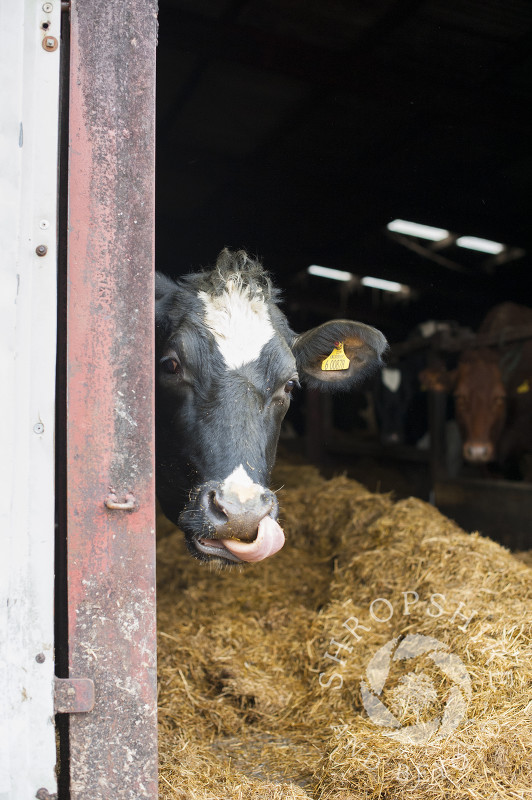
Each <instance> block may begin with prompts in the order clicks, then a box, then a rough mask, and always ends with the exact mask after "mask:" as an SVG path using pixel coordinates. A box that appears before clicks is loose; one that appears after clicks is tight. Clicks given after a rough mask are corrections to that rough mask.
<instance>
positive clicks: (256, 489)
mask: <svg viewBox="0 0 532 800" xmlns="http://www.w3.org/2000/svg"><path fill="white" fill-rule="evenodd" d="M220 488H221V490H222V491H223V492H224V493H227V492H231V493H232V494H234V495H236V496H237V497H238V499H239V500H240V502H241V503H246V502H248V501H249V500H252V499H253V498H254V497H255V495H257V494H260V493H262V492H264V487H263V486H261V485H260V484H259V483H254V482H253V481H252V479H251V478H250V477H249V475H248V473H247V472H246V470H245V469H244V467H243V466H242V464H239V466H238V467H237V468H236V469H234V470H233V471H232V473H231V474H230V475H228V476H227V478H226V479H225V480H224V481H223V483H222V485H221V487H220Z"/></svg>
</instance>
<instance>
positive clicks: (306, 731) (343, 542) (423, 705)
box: [158, 464, 532, 800]
mask: <svg viewBox="0 0 532 800" xmlns="http://www.w3.org/2000/svg"><path fill="white" fill-rule="evenodd" d="M274 482H275V486H284V488H283V489H282V490H281V491H280V493H279V497H280V502H281V508H282V522H283V526H284V528H285V531H286V535H287V543H286V545H285V547H284V548H283V550H282V551H281V552H280V553H279V554H277V555H276V556H275V557H273V558H271V559H269V560H267V561H266V562H262V563H261V564H257V565H247V566H246V567H245V568H244V569H238V568H237V569H231V570H218V571H216V570H215V571H213V570H210V569H209V568H208V567H207V568H206V567H205V566H204V565H201V564H200V563H199V562H196V561H194V560H192V559H191V558H190V557H189V555H188V553H187V552H186V549H185V546H184V544H183V541H182V534H181V533H180V532H179V531H178V530H177V529H175V528H174V527H173V526H172V525H171V524H170V523H168V521H167V520H165V519H164V518H162V519H160V520H159V523H160V524H159V526H158V533H159V535H160V540H159V544H158V592H159V595H158V607H159V647H160V650H159V719H160V797H161V798H162V800H170V798H178V800H220V799H221V798H223V800H248V799H249V800H285V798H286V800H289V799H290V798H297V799H298V800H355V799H357V800H358V798H372V797H374V798H377V797H381V798H382V797H389V798H392V797H393V798H407V797H408V798H412V797H416V798H425V797H427V798H431V800H437V799H439V798H441V800H443V799H444V798H445V800H464V798H466V797H468V798H469V797H470V798H479V800H480V798H485V797H486V796H488V795H487V793H488V790H489V792H490V793H491V794H490V796H493V797H497V798H500V799H501V800H509V798H524V797H525V793H526V792H527V791H528V790H529V787H530V785H531V779H532V773H531V764H532V758H531V756H532V752H531V748H532V744H531V743H532V736H531V733H532V723H531V719H530V716H529V714H528V712H527V708H528V705H527V704H529V699H530V697H529V680H530V676H531V674H532V652H531V631H530V618H531V614H530V611H531V610H532V598H531V585H532V581H531V577H532V573H531V571H530V568H529V567H527V566H525V565H524V564H523V563H521V562H520V561H518V560H517V559H515V558H514V557H513V556H512V555H511V554H509V553H508V552H507V551H506V550H504V549H503V548H501V547H500V546H498V545H497V544H495V543H494V542H491V541H490V540H487V539H483V538H482V537H479V536H477V535H468V534H465V533H464V532H463V531H461V530H460V529H459V528H457V526H456V525H454V524H453V523H452V522H451V521H450V520H448V519H446V518H445V517H443V516H442V515H441V514H439V513H438V512H437V511H436V510H435V509H434V508H433V507H431V506H429V505H427V504H425V503H423V502H422V501H420V500H418V499H416V498H410V499H405V500H399V501H397V502H395V501H394V500H393V499H392V498H390V497H389V496H387V495H384V494H373V493H371V492H369V491H368V490H367V489H365V488H364V487H363V486H362V485H360V484H359V483H357V482H355V481H353V480H350V479H348V478H337V479H335V480H332V481H326V480H324V479H323V478H322V477H321V476H320V475H319V474H318V472H317V471H316V470H315V469H314V468H312V467H308V466H293V465H288V466H287V465H282V464H281V465H280V467H279V468H278V469H277V472H276V475H275V479H274ZM405 592H407V593H408V592H411V593H413V592H415V593H416V594H417V596H418V601H419V602H418V601H416V602H412V605H411V606H409V608H408V613H405V605H404V604H405V597H404V593H405ZM437 595H439V600H440V604H441V606H442V609H443V610H442V613H441V614H435V613H434V609H435V608H436V606H434V598H435V597H436V596H437ZM431 596H432V598H433V599H432V601H431V599H430V598H431ZM408 597H409V598H410V600H411V601H413V600H414V597H415V596H414V594H410V595H408ZM442 597H443V598H444V599H442ZM374 601H378V604H379V605H378V606H377V607H378V608H379V613H376V614H375V617H378V618H379V620H378V621H377V620H376V619H374V618H373V617H372V616H371V613H370V609H372V608H373V606H372V603H373V602H374ZM387 604H388V605H387ZM389 608H391V609H392V614H391V615H390V616H389V618H388V619H385V617H386V616H388V614H387V613H384V612H386V609H389ZM431 610H432V613H431ZM473 612H474V613H473ZM353 617H357V618H358V619H359V620H360V622H361V625H364V628H362V627H361V628H360V629H359V630H360V639H358V640H357V639H354V638H353V636H351V635H350V634H349V633H348V631H349V627H348V628H346V626H345V625H344V623H345V622H346V621H348V620H351V622H350V623H349V624H350V625H351V627H353V626H354V625H355V623H354V622H353V621H352V620H353ZM355 627H356V625H355ZM410 635H413V636H414V637H415V636H418V638H419V637H420V638H421V639H422V640H423V641H430V642H436V643H437V645H434V646H435V647H436V646H437V647H439V648H440V649H442V648H443V649H444V650H449V652H451V653H452V654H453V657H455V656H456V657H457V658H459V659H460V662H461V664H462V666H463V669H464V670H465V671H466V672H467V674H468V675H469V679H468V680H469V681H470V684H469V683H468V682H467V681H466V682H465V683H464V681H463V675H462V677H461V678H460V680H461V681H462V683H461V686H462V690H463V691H465V694H466V695H467V718H466V719H463V721H462V724H461V725H459V726H458V727H457V729H456V730H453V731H452V732H451V731H450V730H449V731H448V734H449V735H446V736H445V737H443V736H440V737H439V738H438V736H432V737H429V738H428V739H427V740H426V741H422V742H421V743H420V742H419V741H416V742H414V741H412V740H410V739H409V738H408V736H407V737H406V739H404V740H403V741H400V740H397V739H391V738H390V733H389V732H387V731H386V730H383V728H382V727H379V724H380V723H375V721H374V720H373V718H371V717H370V716H368V715H369V714H371V708H370V709H369V712H368V710H367V707H365V706H364V705H363V701H362V700H361V685H362V683H361V682H362V680H363V679H364V678H365V676H367V675H369V670H370V666H371V664H372V663H373V662H372V659H373V657H374V656H375V655H376V653H377V652H381V650H382V648H383V647H388V648H389V647H390V643H391V642H392V641H393V642H396V643H397V642H399V641H402V640H403V639H405V638H406V640H407V641H408V637H409V636H410ZM327 654H329V655H327ZM411 666H412V665H411ZM413 666H414V669H413V671H412V672H410V673H408V674H406V675H405V670H404V669H403V668H402V665H401V664H399V665H396V666H394V668H393V670H392V669H391V668H390V676H389V680H388V681H387V684H386V686H385V688H384V690H383V692H382V694H381V699H382V701H383V702H384V703H385V704H387V705H388V707H389V708H390V709H392V710H393V712H394V714H396V715H397V719H398V720H399V723H398V724H399V726H400V728H401V731H403V730H404V729H405V728H406V729H408V730H410V729H411V726H413V725H416V724H417V723H419V722H420V721H427V720H430V719H434V718H436V719H437V720H441V719H444V720H445V719H447V722H448V718H449V711H448V707H449V703H450V698H451V697H455V699H456V687H455V688H454V689H453V686H452V685H451V684H452V679H453V674H452V670H451V672H449V671H448V674H444V675H443V676H442V673H441V672H440V671H439V670H438V669H437V668H436V662H434V661H433V662H430V661H427V658H426V657H423V656H421V657H419V658H416V660H415V664H414V665H413ZM400 667H401V668H400ZM394 670H395V671H394ZM401 670H402V671H401ZM392 673H393V680H392ZM335 676H336V677H335ZM412 676H414V677H412ZM454 679H456V674H455V675H454ZM368 680H369V678H368ZM405 680H410V681H412V680H414V682H416V681H417V683H414V684H410V685H415V686H418V687H421V686H423V690H422V691H421V689H420V691H419V692H416V693H414V695H415V696H413V697H410V700H414V701H415V702H413V703H406V704H405V702H404V700H405V696H404V691H403V690H404V687H405V686H406V685H407V684H406V683H405ZM460 680H459V682H460ZM429 683H430V685H431V686H432V687H433V694H431V693H430V692H429V694H428V695H427V693H426V687H427V685H429ZM468 686H469V687H470V688H469V689H468ZM464 687H465V689H464ZM431 691H432V690H431ZM453 691H454V692H455V694H454V695H453V694H452V693H453ZM401 692H403V694H401ZM406 699H407V700H408V697H407V698H406ZM442 713H443V716H442ZM434 715H436V717H435V716H434ZM425 718H426V719H425ZM442 725H443V723H442Z"/></svg>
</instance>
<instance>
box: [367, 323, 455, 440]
mask: <svg viewBox="0 0 532 800" xmlns="http://www.w3.org/2000/svg"><path fill="white" fill-rule="evenodd" d="M458 330H459V326H458V323H456V322H452V321H436V320H427V321H426V322H422V323H420V324H419V325H416V327H415V328H414V329H413V330H412V331H411V333H410V334H409V336H408V338H407V342H408V341H412V340H415V339H425V340H428V339H430V338H431V337H433V336H434V335H436V334H441V333H446V334H448V335H452V334H455V333H456V332H457V331H458ZM434 360H435V356H433V355H432V354H431V353H430V352H427V348H426V347H420V348H419V349H417V350H413V351H412V352H410V353H408V354H407V355H404V356H400V357H396V358H393V357H391V358H389V359H388V361H387V364H386V366H385V367H384V368H383V369H382V370H381V371H380V373H379V374H378V375H377V377H376V379H375V382H374V386H373V399H374V405H375V414H376V418H377V423H378V427H379V436H380V440H381V442H382V443H383V444H385V445H399V444H407V445H417V446H420V447H428V446H429V442H428V409H427V397H426V393H425V392H424V389H425V386H424V384H423V382H422V381H421V380H420V374H421V373H422V372H423V370H425V369H426V368H427V366H428V363H429V362H430V363H431V364H433V363H434ZM437 364H438V368H441V367H443V365H442V363H441V362H440V361H439V360H438V361H437Z"/></svg>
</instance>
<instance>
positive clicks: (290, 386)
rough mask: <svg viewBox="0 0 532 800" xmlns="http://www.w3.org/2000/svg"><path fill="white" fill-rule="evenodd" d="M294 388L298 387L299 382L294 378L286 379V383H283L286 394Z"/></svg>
mask: <svg viewBox="0 0 532 800" xmlns="http://www.w3.org/2000/svg"><path fill="white" fill-rule="evenodd" d="M296 388H299V382H298V381H297V380H296V379H295V378H292V379H291V380H289V381H286V383H285V385H284V390H285V392H286V394H291V393H292V392H293V391H294V389H296Z"/></svg>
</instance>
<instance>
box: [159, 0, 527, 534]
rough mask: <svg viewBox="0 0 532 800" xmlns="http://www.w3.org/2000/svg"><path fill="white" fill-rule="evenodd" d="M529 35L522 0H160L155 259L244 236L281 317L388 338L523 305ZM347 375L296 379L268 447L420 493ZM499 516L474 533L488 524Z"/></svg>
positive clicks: (174, 260)
mask: <svg viewBox="0 0 532 800" xmlns="http://www.w3.org/2000/svg"><path fill="white" fill-rule="evenodd" d="M531 44H532V6H531V5H530V3H528V2H527V1H526V0H512V2H511V3H510V4H509V3H508V2H502V0H487V2H485V1H483V2H480V0H466V1H465V2H464V1H463V0H461V2H456V0H451V2H449V1H447V2H441V0H374V1H373V2H367V0H355V1H354V2H353V0H349V2H347V1H346V0H328V2H317V1H316V0H290V2H279V0H194V1H192V0H161V2H160V11H159V38H158V53H157V59H158V63H157V72H158V79H157V80H158V83H157V184H156V220H157V229H156V257H157V268H158V269H160V270H162V271H163V272H166V273H167V274H169V275H175V276H177V275H180V274H184V273H187V272H190V271H194V270H196V269H197V268H198V267H204V266H209V265H212V264H213V263H214V261H215V258H216V255H217V254H218V252H219V251H220V250H221V249H222V248H223V247H225V246H227V247H230V248H231V249H238V248H244V249H246V250H247V251H248V252H249V253H250V254H253V255H255V256H258V257H259V258H260V259H261V260H262V262H263V263H264V265H265V266H266V267H267V269H269V270H270V271H271V273H272V274H273V276H274V279H275V282H276V283H277V285H278V286H280V287H281V288H282V290H283V296H284V310H285V312H286V314H287V316H288V317H289V319H290V321H291V323H292V326H293V327H294V329H296V330H305V329H307V328H309V327H311V326H313V325H316V324H319V323H321V322H324V321H326V320H327V319H331V318H334V317H347V318H351V319H357V320H359V321H361V322H365V323H369V324H372V325H375V326H376V327H378V328H379V329H381V330H382V331H383V332H384V333H385V335H386V336H387V338H388V340H389V342H390V343H391V344H392V345H396V344H398V343H402V342H405V341H406V340H407V339H408V337H409V336H411V335H412V331H413V330H414V329H415V326H417V325H418V324H420V323H422V322H425V321H427V320H440V321H441V320H452V321H454V322H456V323H457V324H458V325H459V326H462V327H465V328H470V329H472V330H473V331H475V330H476V329H477V328H478V326H479V324H480V323H481V321H482V319H483V318H484V316H485V314H486V313H487V312H488V310H489V309H490V308H491V307H493V306H494V305H495V304H497V303H500V302H502V301H506V300H507V301H513V302H517V303H521V304H524V305H528V306H531V305H532V296H531V293H532V289H531V284H530V281H529V280H528V273H529V269H530V254H531V252H532V229H531V227H530V224H529V219H530V211H531V209H530V200H529V198H530V196H531V194H532V191H531V190H532V155H531V152H530V141H532V115H530V113H529V112H528V107H529V104H530V98H531V95H532V47H531ZM396 220H403V221H407V222H413V223H417V224H420V225H424V226H431V227H434V228H436V229H439V230H440V234H439V235H438V234H435V235H434V237H433V238H432V239H430V238H427V235H426V232H421V233H420V232H419V230H418V231H417V232H414V233H412V232H411V231H410V232H405V230H404V229H402V228H401V227H400V225H399V227H398V223H396V224H395V225H394V221H396ZM406 230H408V229H406ZM464 237H476V238H477V239H481V240H484V241H486V240H487V241H488V244H487V245H486V244H482V243H480V245H479V243H478V242H477V243H475V242H474V241H473V243H471V241H470V239H469V241H468V238H464ZM490 243H491V244H490ZM472 246H473V248H475V247H476V248H478V247H479V246H480V247H481V248H483V250H479V249H471V247H472ZM488 251H489V252H488ZM311 265H315V266H316V265H317V266H322V267H326V268H329V269H331V268H332V269H335V270H340V271H343V272H346V273H348V277H349V280H347V281H341V280H336V279H332V278H330V277H321V276H318V275H312V274H309V272H308V268H309V266H311ZM371 279H378V280H380V281H382V280H384V281H388V282H392V283H391V285H390V284H380V288H376V287H375V281H373V285H372V281H371ZM397 284H398V285H399V291H397ZM377 287H379V284H378V283H377ZM382 287H384V288H382ZM453 358H456V354H455V355H454V356H450V360H451V362H452V359H453ZM361 388H362V391H361V392H359V393H358V394H357V395H356V396H355V395H350V396H339V397H338V398H336V399H334V400H327V399H325V400H323V399H319V398H318V399H317V398H314V397H310V398H309V396H308V395H305V393H304V392H303V393H302V394H301V395H300V396H299V398H296V401H295V403H294V406H293V408H292V409H291V412H290V414H291V416H290V417H289V421H290V425H289V426H287V432H286V436H287V437H291V438H286V439H284V440H283V442H282V443H281V450H283V449H284V451H286V452H289V453H290V454H291V456H294V455H295V454H297V455H299V456H301V457H304V458H306V459H310V460H312V461H314V462H315V463H318V464H319V465H320V466H321V468H322V470H323V472H324V473H325V474H329V475H331V474H333V473H335V472H336V473H338V472H342V471H346V472H347V473H348V474H349V475H350V476H351V477H353V478H356V479H360V480H362V481H363V482H365V483H366V484H367V485H368V487H369V488H370V489H372V490H379V491H388V490H393V491H394V492H396V494H397V495H398V496H399V497H401V496H407V495H410V494H414V495H418V496H419V497H421V498H422V499H431V500H433V499H434V487H433V481H432V477H431V469H430V468H429V467H430V458H431V456H430V453H429V451H428V450H427V442H426V440H425V450H423V448H417V447H415V446H410V447H406V446H405V447H403V448H402V449H397V448H391V447H384V448H383V447H382V446H381V444H380V443H379V442H378V441H375V440H374V434H373V433H370V432H368V430H367V428H368V426H369V423H368V416H369V411H368V406H367V403H368V401H367V396H368V392H367V391H366V399H364V397H365V396H364V390H365V389H367V387H361ZM368 391H369V390H368ZM422 403H425V406H426V398H423V399H422ZM425 413H426V411H425ZM450 414H451V416H452V409H451V412H450ZM320 420H321V422H320ZM310 434H312V435H310ZM372 437H373V438H372ZM419 437H420V438H423V437H422V431H420V432H419ZM429 449H430V448H429ZM460 469H461V470H462V471H463V470H464V469H465V470H466V472H467V467H464V465H461V467H460ZM472 477H473V478H480V479H483V478H484V477H485V475H484V473H481V472H479V471H478V470H474V471H473V474H472ZM520 488H522V487H520ZM475 497H476V495H475ZM524 497H525V495H524V494H522V495H519V498H520V499H519V500H518V501H516V499H515V497H513V496H512V499H511V501H505V502H504V504H503V505H504V506H505V513H506V512H507V511H508V508H507V506H510V505H511V506H512V508H515V506H516V505H519V504H521V505H522V499H521V498H524ZM526 498H528V494H526ZM475 502H476V501H475ZM497 502H498V507H499V508H500V500H499V501H497ZM526 502H529V501H528V500H526ZM462 505H464V504H463V503H462ZM455 511H456V513H455V514H454V516H455V517H456V518H457V519H458V521H459V522H461V523H462V524H464V526H466V527H468V528H469V529H472V528H474V527H479V525H478V524H477V525H475V524H474V523H475V522H478V517H475V516H474V518H473V519H470V517H468V516H467V509H466V511H465V517H464V516H460V510H456V509H455ZM492 511H493V510H492ZM462 512H464V509H463V508H462ZM490 516H492V512H490ZM505 519H506V520H507V519H508V517H507V516H506V517H504V518H499V519H498V521H497V522H496V525H495V529H493V527H491V528H490V525H489V521H488V520H486V521H485V524H486V529H485V532H486V533H489V535H492V536H494V537H495V538H499V540H501V536H502V528H503V527H505V528H506V529H507V528H508V525H506V526H505V523H504V520H505ZM502 538H504V537H502ZM521 538H522V537H521ZM520 542H521V545H520V546H522V541H521V540H520ZM509 543H510V544H512V542H509ZM513 544H515V542H513Z"/></svg>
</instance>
